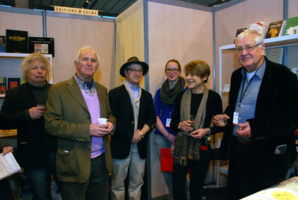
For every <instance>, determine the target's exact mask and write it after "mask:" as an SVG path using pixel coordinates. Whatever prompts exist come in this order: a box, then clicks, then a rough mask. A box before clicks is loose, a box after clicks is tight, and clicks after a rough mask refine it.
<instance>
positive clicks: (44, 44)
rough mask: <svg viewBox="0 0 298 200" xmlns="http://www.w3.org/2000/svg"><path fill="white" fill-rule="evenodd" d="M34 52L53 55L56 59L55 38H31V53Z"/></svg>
mask: <svg viewBox="0 0 298 200" xmlns="http://www.w3.org/2000/svg"><path fill="white" fill-rule="evenodd" d="M33 52H39V53H42V54H52V56H53V57H54V56H55V51H54V38H45V37H29V53H33Z"/></svg>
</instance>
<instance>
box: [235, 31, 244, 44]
mask: <svg viewBox="0 0 298 200" xmlns="http://www.w3.org/2000/svg"><path fill="white" fill-rule="evenodd" d="M245 30H247V28H239V29H237V31H236V35H235V39H234V44H235V42H236V39H237V37H238V35H239V34H240V33H242V32H243V31H245Z"/></svg>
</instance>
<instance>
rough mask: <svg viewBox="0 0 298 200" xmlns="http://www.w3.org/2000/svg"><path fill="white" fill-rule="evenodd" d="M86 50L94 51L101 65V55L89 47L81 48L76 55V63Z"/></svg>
mask: <svg viewBox="0 0 298 200" xmlns="http://www.w3.org/2000/svg"><path fill="white" fill-rule="evenodd" d="M84 50H90V51H93V52H94V53H95V55H96V58H97V63H99V55H98V53H97V51H95V50H94V49H93V48H91V47H88V46H85V47H82V48H80V49H79V50H78V51H77V53H76V55H75V57H74V61H75V62H78V61H79V57H80V54H81V52H82V51H84Z"/></svg>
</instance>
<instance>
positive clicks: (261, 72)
mask: <svg viewBox="0 0 298 200" xmlns="http://www.w3.org/2000/svg"><path fill="white" fill-rule="evenodd" d="M265 69H266V61H265V59H264V62H263V63H262V65H261V67H259V68H258V69H257V70H256V73H255V75H254V76H257V77H259V79H261V80H262V79H263V77H264V74H265ZM245 73H246V70H245V69H244V68H243V69H242V71H241V74H242V76H243V77H246V74H245Z"/></svg>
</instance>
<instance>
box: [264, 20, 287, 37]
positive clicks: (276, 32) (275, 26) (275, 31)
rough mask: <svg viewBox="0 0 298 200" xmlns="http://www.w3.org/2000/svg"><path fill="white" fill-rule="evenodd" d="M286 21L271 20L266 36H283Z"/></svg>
mask: <svg viewBox="0 0 298 200" xmlns="http://www.w3.org/2000/svg"><path fill="white" fill-rule="evenodd" d="M286 23H287V21H286V20H279V21H276V22H271V23H270V24H269V27H268V31H267V35H266V38H275V37H280V36H282V35H283V34H284V28H285V26H286Z"/></svg>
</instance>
